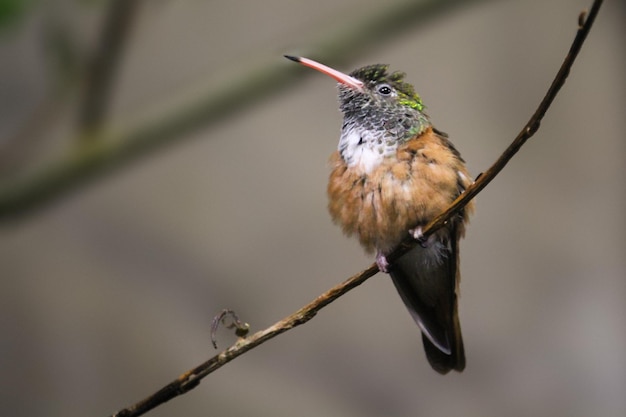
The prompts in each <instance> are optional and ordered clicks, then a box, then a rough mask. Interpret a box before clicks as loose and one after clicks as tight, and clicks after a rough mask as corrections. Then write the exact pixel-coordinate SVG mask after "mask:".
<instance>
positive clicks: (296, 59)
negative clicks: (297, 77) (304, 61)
mask: <svg viewBox="0 0 626 417" xmlns="http://www.w3.org/2000/svg"><path fill="white" fill-rule="evenodd" d="M283 56H284V57H285V58H287V59H290V60H292V61H293V62H300V58H299V57H297V56H293V55H283Z"/></svg>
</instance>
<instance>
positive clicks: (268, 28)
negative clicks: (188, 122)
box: [0, 0, 626, 417]
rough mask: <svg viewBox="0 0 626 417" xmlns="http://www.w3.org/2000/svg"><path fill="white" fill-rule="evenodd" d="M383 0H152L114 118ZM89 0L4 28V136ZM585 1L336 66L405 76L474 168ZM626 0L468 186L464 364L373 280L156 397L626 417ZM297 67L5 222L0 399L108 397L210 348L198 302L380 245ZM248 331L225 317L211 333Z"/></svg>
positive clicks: (282, 282) (314, 34)
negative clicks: (452, 369)
mask: <svg viewBox="0 0 626 417" xmlns="http://www.w3.org/2000/svg"><path fill="white" fill-rule="evenodd" d="M42 3H45V2H42ZM383 3H389V2H377V1H357V0H332V1H330V0H318V1H315V2H292V1H285V0H272V1H264V2H261V1H250V0H248V1H230V2H204V1H154V2H145V3H144V5H143V7H142V8H141V10H140V15H139V17H138V21H137V23H136V26H135V28H134V30H133V32H132V37H131V39H130V42H129V45H128V47H127V49H126V53H125V59H124V61H123V63H122V66H121V68H120V73H119V78H118V80H117V83H116V93H115V95H114V101H113V103H112V106H113V107H112V114H111V118H112V120H115V121H116V123H118V124H119V125H124V123H132V122H133V121H134V120H137V119H141V118H142V117H147V116H146V115H149V114H151V112H154V111H155V108H158V104H159V103H162V102H167V103H171V102H172V101H175V100H178V99H180V100H184V99H185V97H189V96H190V95H193V93H194V91H196V90H197V88H198V86H203V87H204V86H211V85H215V86H216V88H217V87H223V85H222V83H223V82H224V80H226V79H228V77H229V76H230V75H232V74H234V73H238V72H245V70H246V68H247V66H249V65H257V64H263V63H272V62H274V61H280V63H283V64H284V65H286V66H288V65H296V64H294V63H291V62H288V61H286V60H284V59H283V58H282V54H284V53H292V54H299V53H302V51H306V50H307V48H308V47H309V45H311V44H313V43H314V42H315V41H316V40H317V39H319V38H320V37H323V35H324V34H325V33H327V32H328V31H331V30H336V29H337V28H339V27H341V26H342V25H343V24H344V23H345V24H347V22H354V21H358V20H359V19H361V18H363V17H364V16H372V15H375V14H376V13H377V10H379V9H380V10H382V8H383V7H385V6H384V4H383ZM76 4H77V2H73V1H55V2H49V3H46V4H45V5H43V6H41V5H40V6H38V7H37V8H36V10H35V11H34V12H33V13H31V14H30V15H29V16H28V17H27V18H26V20H25V21H23V22H22V24H21V25H20V26H19V27H17V28H15V29H13V30H12V31H10V32H6V33H4V34H2V37H1V38H0V60H1V62H2V65H1V66H0V80H1V81H0V97H2V98H0V101H1V103H2V105H1V107H0V109H1V112H0V125H1V126H2V129H1V130H0V133H1V134H2V137H3V138H5V139H3V140H6V138H8V137H10V136H11V135H12V134H13V133H14V131H16V130H17V129H18V128H19V126H20V123H23V121H24V120H27V116H28V114H30V112H32V109H33V108H35V106H36V103H38V102H39V101H40V100H42V98H43V97H45V95H46V91H47V90H48V84H49V80H48V78H47V76H46V70H45V65H44V58H43V57H42V55H43V54H42V50H41V43H42V39H41V34H42V22H44V21H45V20H46V16H47V15H48V14H51V13H54V14H56V15H57V16H61V17H62V19H64V20H63V21H65V22H66V23H67V24H68V25H70V27H71V28H72V30H73V31H75V32H76V33H77V34H80V42H82V43H84V44H85V46H87V47H89V46H90V45H92V44H93V43H94V40H95V38H96V35H97V33H98V27H99V24H100V19H101V12H102V8H101V7H97V4H96V5H94V6H93V7H84V6H83V7H77V5H76ZM588 6H590V1H581V0H576V1H572V0H552V1H530V0H529V1H500V2H495V1H490V2H479V3H472V4H471V5H467V6H466V7H461V8H454V9H452V10H450V11H449V12H447V13H444V14H442V15H440V16H438V17H436V18H433V19H432V20H430V21H428V22H426V23H422V24H420V25H419V26H416V27H414V28H412V29H410V30H407V31H404V32H402V33H400V34H398V35H397V36H396V37H394V38H393V39H391V40H389V41H387V42H385V43H382V44H378V45H375V46H374V47H372V48H365V49H366V50H367V53H365V54H360V55H359V56H358V57H357V59H355V60H354V61H353V62H350V63H349V64H348V65H345V66H344V65H343V64H342V65H341V67H340V68H339V69H341V70H346V71H349V70H352V69H354V68H356V67H358V66H361V65H364V64H371V63H378V62H380V63H389V64H391V65H392V68H393V69H400V70H403V71H405V72H407V73H408V80H409V81H410V82H412V83H413V84H414V85H415V87H416V89H417V91H418V92H420V94H421V95H422V97H423V99H424V101H425V103H426V105H427V106H428V111H429V113H430V115H431V117H432V119H433V121H434V123H435V124H436V126H438V127H439V128H441V129H442V130H444V131H446V132H448V133H449V134H450V137H451V138H452V140H453V141H454V143H455V144H456V146H457V147H458V149H459V150H460V151H461V153H462V154H463V156H464V157H465V159H466V160H467V163H468V166H469V169H470V171H471V172H472V173H473V174H474V175H476V174H477V173H478V172H480V171H481V170H484V169H486V168H487V167H488V166H489V165H490V164H491V163H492V162H493V161H494V160H495V159H496V158H497V157H498V156H499V155H500V153H501V152H502V150H503V149H504V148H505V147H506V146H507V145H508V143H509V142H510V141H511V140H512V138H513V137H514V136H515V135H516V134H517V132H518V131H519V129H520V128H521V127H522V126H523V124H524V123H525V122H526V120H527V119H528V117H529V116H530V114H531V113H532V111H534V109H535V107H536V105H537V104H538V102H539V100H540V99H541V98H542V97H543V94H544V93H545V90H546V89H547V86H548V85H549V82H550V81H551V80H552V77H553V76H554V74H555V73H556V70H557V68H558V66H559V65H560V63H561V61H562V58H563V56H564V54H565V52H566V51H567V49H568V48H569V45H570V42H571V40H572V39H573V36H574V32H575V29H576V19H577V15H578V13H579V11H580V10H581V9H583V8H585V7H588ZM625 17H626V14H625V13H624V3H623V2H620V1H606V4H605V5H604V7H603V9H602V10H601V11H600V15H599V17H598V20H597V22H596V26H595V27H594V28H593V30H592V32H591V34H590V37H589V39H588V42H587V44H586V45H585V47H584V48H583V51H582V53H581V55H580V57H579V60H578V62H577V63H576V64H575V65H574V68H573V71H572V74H571V76H570V78H569V80H568V83H567V84H566V86H565V88H564V90H563V91H562V92H561V94H560V95H559V96H558V98H557V99H556V102H555V103H554V105H553V108H552V109H551V110H550V112H549V113H548V115H547V117H546V119H545V120H544V123H543V125H542V128H541V130H540V131H539V132H538V134H537V135H536V136H535V137H534V138H533V139H532V140H531V141H530V142H529V143H528V144H527V145H526V146H525V147H524V148H522V150H521V151H520V153H519V154H518V156H516V157H515V158H514V159H513V161H512V162H511V163H510V165H509V166H508V167H507V168H506V169H505V170H504V172H502V173H501V175H500V176H499V177H498V178H497V179H496V180H495V181H494V182H493V183H492V184H491V185H490V186H489V187H488V188H487V189H486V190H485V191H484V192H483V193H481V194H480V195H479V197H478V200H477V213H476V215H475V216H474V217H473V218H472V221H471V224H470V226H469V230H468V235H467V238H466V239H465V240H464V241H463V242H462V245H461V257H462V275H463V280H462V285H461V293H462V296H461V300H460V303H461V304H460V312H461V323H462V328H463V333H464V337H465V345H466V354H467V369H466V370H465V372H463V373H462V374H450V375H448V376H445V377H442V376H440V375H438V374H436V373H435V372H434V371H432V370H431V369H430V367H429V366H428V364H427V362H426V359H425V357H424V354H423V351H422V346H421V340H420V335H419V331H418V329H417V328H416V327H415V325H414V324H413V322H412V320H411V318H410V316H409V314H408V313H407V312H406V311H405V309H404V306H403V305H402V302H401V301H400V299H399V297H398V296H397V294H396V293H395V290H394V288H393V286H392V285H391V283H390V281H389V280H388V279H387V277H386V276H382V275H378V276H376V277H374V278H372V279H370V280H369V281H368V282H367V283H365V284H364V285H363V286H361V287H359V288H357V289H356V290H354V291H352V292H351V293H350V294H348V295H347V296H345V297H344V298H342V299H341V300H339V301H337V302H335V303H334V304H332V305H331V306H329V307H327V308H326V309H325V310H323V311H322V312H321V313H320V314H319V315H318V316H317V317H316V318H315V319H314V320H313V321H311V322H310V323H309V324H307V325H305V326H304V327H300V328H298V329H296V330H293V331H291V332H288V333H286V334H284V335H282V336H280V337H279V338H277V339H274V340H273V341H270V342H269V343H267V344H265V345H263V346H262V347H260V348H258V349H255V350H253V351H251V352H249V353H248V354H246V355H244V356H243V357H241V358H239V359H237V360H236V361H234V362H232V363H230V364H228V365H226V366H225V367H224V368H222V369H220V370H219V371H217V372H216V373H215V374H213V375H211V376H210V377H209V378H208V379H206V380H205V381H204V382H202V384H201V385H200V386H199V387H198V388H196V389H195V390H194V391H192V392H191V393H189V394H187V395H185V396H184V397H180V398H177V399H175V400H174V401H172V402H170V403H168V404H166V405H164V406H161V407H160V408H159V409H157V410H155V411H153V412H151V414H150V415H152V416H166V415H181V416H182V415H185V416H205V415H213V416H244V415H245V416H249V415H268V416H270V415H271V416H302V417H304V416H315V417H318V416H346V417H347V416H360V417H364V416H421V415H423V416H461V415H462V416H497V415H506V416H590V415H593V416H607V417H612V416H614V417H618V416H623V415H624V414H625V413H626V396H625V395H624V394H625V393H626V360H625V359H624V352H625V345H626V323H625V317H626V308H625V306H626V303H625V301H624V296H625V295H626V291H625V290H626V288H625V287H626V283H625V279H624V278H625V277H626V262H625V260H624V249H625V246H626V245H625V243H626V242H625V239H624V232H625V231H626V230H625V227H624V226H625V221H624V218H625V213H626V186H625V185H624V180H625V175H624V174H625V169H624V163H623V160H624V157H625V156H626V152H625V150H626V145H625V141H624V131H626V122H625V117H624V110H625V109H624V100H625V99H626V90H625V85H626V84H625V83H624V74H625V71H626V52H625V51H626V49H624V39H625V37H624V35H625V30H624V21H625V20H624V18H625ZM311 58H316V57H315V56H311ZM283 61H284V62H283ZM301 71H302V72H310V74H308V76H307V77H303V78H302V80H301V82H299V83H296V84H295V85H293V86H292V88H290V89H289V90H286V91H283V92H281V93H280V94H277V95H275V96H273V97H272V99H271V100H268V101H264V102H262V103H260V104H259V105H256V106H254V107H252V108H248V109H246V110H245V111H243V112H240V113H238V114H237V115H236V116H234V117H230V118H227V119H225V120H224V121H222V122H220V123H218V124H217V125H213V126H212V127H211V128H210V129H203V130H200V131H196V132H194V133H193V134H192V136H193V139H194V140H187V141H184V142H181V144H180V145H176V146H170V147H168V148H166V149H164V150H162V151H160V152H157V153H154V154H152V155H150V156H149V157H147V158H144V159H142V160H140V161H139V162H138V163H135V164H133V165H131V166H129V167H126V168H124V169H122V170H119V171H118V172H116V173H115V175H111V176H107V177H106V178H103V179H102V180H99V181H97V182H95V183H93V184H90V186H89V187H85V188H83V189H81V191H80V192H77V193H73V194H71V195H69V196H68V197H66V198H64V199H62V200H60V201H58V202H57V203H56V204H54V205H52V206H51V207H48V208H46V209H45V210H42V211H40V212H38V213H36V215H33V216H30V217H28V218H25V219H23V220H22V221H19V222H13V223H10V224H6V223H5V224H4V225H3V226H2V228H1V229H0V231H1V235H0V273H1V275H2V281H1V283H0V333H1V337H0V366H1V369H2V372H0V414H2V415H7V416H8V415H12V416H35V415H50V416H52V415H66V416H74V415H76V416H78V415H106V414H108V413H112V412H114V411H115V410H117V409H119V408H121V407H123V406H126V405H129V404H131V403H133V402H135V401H138V400H139V399H141V398H143V397H145V396H146V395H148V394H149V393H151V392H153V391H155V390H156V389H158V388H160V387H161V386H162V385H164V384H165V383H167V382H169V381H170V380H172V379H174V378H175V377H176V376H178V375H179V374H180V373H182V372H183V371H185V370H186V369H188V368H191V367H193V366H195V365H197V364H199V363H200V362H202V361H204V360H206V359H207V358H208V357H210V356H212V355H213V354H214V351H213V349H212V348H211V346H210V342H209V335H208V331H209V323H210V320H211V317H212V316H213V315H214V314H215V313H217V312H218V311H220V310H221V309H222V308H225V307H229V308H233V309H235V310H236V311H237V312H238V313H239V314H240V315H241V317H242V318H243V319H244V320H246V321H248V322H250V323H251V325H252V328H253V330H259V329H262V328H264V327H267V326H268V325H271V324H272V323H274V322H275V321H277V320H279V319H280V318H282V317H284V316H285V315H287V314H289V313H291V312H293V311H294V310H296V309H298V308H299V307H300V306H302V305H304V304H305V303H307V302H309V301H310V300H312V299H313V298H315V297H316V296H317V295H319V294H320V293H321V292H323V291H325V290H326V289H328V288H329V287H331V286H333V285H335V284H336V283H338V282H340V281H342V280H343V279H345V278H346V277H347V276H349V275H351V274H353V273H354V272H356V271H359V270H360V269H362V268H364V267H365V266H367V265H369V263H370V262H371V261H372V259H370V258H368V257H366V256H365V255H364V254H363V253H362V252H361V249H360V248H359V246H358V244H357V242H356V241H354V240H350V239H347V238H345V237H343V236H342V235H341V232H340V230H339V229H338V228H337V227H335V226H333V225H332V224H331V221H330V219H329V216H328V214H327V213H326V195H325V187H326V180H327V175H328V167H327V165H326V161H327V158H328V155H330V153H331V152H332V151H333V149H334V148H335V146H336V142H337V139H338V134H339V128H340V123H341V116H340V114H339V113H338V111H337V109H336V107H337V106H336V96H335V94H336V91H335V88H334V83H333V81H332V80H330V79H329V78H327V77H324V76H322V75H319V74H314V73H313V72H312V71H311V70H309V69H306V68H302V69H301ZM71 121H72V112H71V111H70V110H62V111H61V117H60V121H59V122H58V123H56V124H55V125H54V130H51V131H50V132H49V134H47V135H44V136H45V138H44V139H43V141H42V143H41V144H40V145H39V146H40V147H41V148H40V151H38V152H35V153H34V155H33V156H32V158H34V159H33V161H37V160H38V159H46V158H48V157H50V158H51V156H50V155H53V154H55V152H58V150H59V149H62V148H63V146H65V145H67V144H65V143H64V138H67V137H69V136H71V135H68V132H69V131H71ZM32 163H34V162H32ZM234 340H235V339H234V335H232V334H231V333H230V332H228V331H226V330H221V331H220V332H219V341H220V344H221V347H225V346H227V345H228V344H230V343H232V342H233V341H234Z"/></svg>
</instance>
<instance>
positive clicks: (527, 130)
mask: <svg viewBox="0 0 626 417" xmlns="http://www.w3.org/2000/svg"><path fill="white" fill-rule="evenodd" d="M601 5H602V0H595V1H594V3H593V5H592V7H591V10H590V11H589V14H588V15H587V14H586V13H585V12H583V13H581V15H580V17H579V28H578V32H577V34H576V37H575V38H574V41H573V42H572V46H571V48H570V50H569V52H568V54H567V56H566V57H565V60H564V61H563V64H562V65H561V68H560V69H559V72H558V73H557V75H556V76H555V78H554V81H553V82H552V84H551V86H550V88H549V89H548V92H547V93H546V95H545V96H544V98H543V100H542V101H541V103H540V104H539V107H537V110H536V111H535V113H534V114H533V115H532V117H531V118H530V120H529V121H528V123H526V125H525V126H524V128H523V129H522V130H521V132H520V133H519V134H518V135H517V137H516V138H515V139H514V140H513V142H512V143H511V145H509V147H508V148H507V149H506V150H505V151H504V153H503V154H502V155H501V156H500V158H498V160H497V161H496V162H495V163H494V164H493V165H492V166H491V167H490V168H489V169H488V170H487V171H485V172H484V173H483V174H482V175H481V176H480V177H479V178H478V179H477V180H476V181H475V182H474V184H472V185H471V186H470V187H468V188H467V190H466V191H465V192H464V193H463V194H462V195H461V196H460V197H459V198H457V199H456V200H455V201H454V202H453V203H452V205H450V207H449V208H448V209H447V210H446V211H444V212H443V213H442V214H441V215H439V216H437V217H436V218H435V219H434V220H433V221H431V222H430V223H428V224H427V225H426V226H425V227H424V228H423V229H422V231H423V233H424V235H425V236H428V235H430V234H432V233H433V232H434V231H435V230H437V229H438V228H440V227H442V226H443V225H444V224H445V222H446V221H447V220H448V219H450V218H451V217H452V216H453V215H454V214H455V213H457V212H458V211H459V210H461V209H462V208H463V207H464V206H465V205H466V204H467V203H468V202H469V201H470V200H471V199H472V198H473V197H474V196H476V194H478V193H479V192H480V191H481V190H482V189H483V188H485V187H486V186H487V184H489V182H491V180H493V178H495V176H496V175H497V174H498V173H499V172H500V171H501V170H502V169H503V168H504V166H505V165H506V164H507V162H508V161H509V160H510V159H511V158H512V157H513V156H514V155H515V154H516V153H517V151H519V149H520V148H521V147H522V145H524V143H525V142H526V141H527V140H528V139H529V138H530V137H532V136H533V135H534V134H535V132H537V130H538V129H539V126H540V123H541V120H542V119H543V117H544V115H545V113H546V111H547V110H548V108H549V107H550V105H551V104H552V102H553V101H554V98H555V97H556V95H557V93H558V92H559V90H560V88H561V87H562V86H563V84H564V83H565V80H566V79H567V76H568V74H569V71H570V69H571V67H572V64H573V63H574V60H575V59H576V56H577V55H578V53H579V52H580V49H581V48H582V45H583V43H584V41H585V39H586V37H587V35H588V34H589V31H590V30H591V27H592V25H593V22H594V20H595V18H596V16H597V14H598V10H599V9H600V6H601ZM415 244H416V242H415V241H414V240H413V241H411V240H407V241H406V242H404V243H403V244H402V245H400V247H398V248H397V249H396V250H395V251H394V252H393V253H392V254H391V255H390V256H389V258H390V259H397V258H398V257H399V256H401V255H402V254H404V253H406V252H407V251H408V250H409V249H410V248H411V247H412V246H413V245H415ZM377 272H378V267H377V266H376V264H372V265H370V266H369V268H367V269H365V270H363V271H361V272H359V273H357V274H355V275H353V276H351V277H350V278H348V279H347V280H345V281H344V282H342V283H341V284H339V285H337V286H335V287H333V288H331V289H330V290H328V291H326V292H325V293H324V294H322V295H320V296H319V297H317V298H316V299H315V300H313V301H311V302H310V303H309V304H307V305H306V306H304V307H302V308H301V309H299V310H298V311H296V312H295V313H293V314H291V315H289V316H287V317H285V318H284V319H282V320H280V321H278V322H277V323H275V324H274V325H272V326H270V327H268V328H266V329H264V330H260V331H258V332H256V333H255V334H253V335H251V336H250V337H247V338H245V339H239V340H238V341H237V342H236V343H235V344H234V345H232V346H231V347H229V348H228V349H226V350H225V351H223V352H222V353H220V354H218V355H217V356H214V357H212V358H211V359H209V360H208V361H206V362H204V363H202V364H200V365H198V366H196V367H195V368H193V369H191V370H189V371H187V372H185V373H184V374H182V375H180V376H179V377H178V378H177V379H175V380H174V381H172V382H170V383H169V384H167V385H166V386H165V387H163V388H161V389H160V390H158V391H157V392H156V393H154V394H152V395H150V396H149V397H147V398H145V399H144V400H142V401H139V402H138V403H136V404H134V405H132V406H130V407H127V408H124V409H122V410H120V411H118V412H117V413H115V414H113V415H112V416H113V417H134V416H139V415H142V414H144V413H146V412H147V411H149V410H151V409H153V408H155V407H157V406H159V405H160V404H162V403H164V402H166V401H169V400H171V399H172V398H174V397H177V396H179V395H182V394H184V393H186V392H187V391H190V390H191V389H193V388H195V387H196V386H198V384H199V383H200V381H201V380H202V379H203V378H204V377H206V376H207V375H209V374H210V373H212V372H213V371H215V370H217V369H219V368H221V367H222V366H223V365H225V364H227V363H228V362H230V361H232V360H233V359H235V358H236V357H238V356H240V355H242V354H244V353H246V352H247V351H249V350H251V349H253V348H255V347H257V346H259V345H260V344H262V343H264V342H266V341H268V340H269V339H272V338H274V337H276V336H278V335H279V334H281V333H284V332H286V331H288V330H290V329H292V328H294V327H296V326H299V325H301V324H304V323H306V322H307V321H309V320H311V319H312V318H313V317H315V315H316V314H317V312H318V311H320V310H321V309H322V308H324V307H325V306H327V305H328V304H330V303H331V302H333V301H334V300H336V299H337V298H339V297H341V296H342V295H344V294H345V293H347V292H348V291H350V290H351V289H353V288H355V287H357V286H358V285H360V284H362V283H363V282H365V281H366V280H367V279H368V278H370V277H372V276H374V275H375V274H376V273H377Z"/></svg>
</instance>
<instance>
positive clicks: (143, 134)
mask: <svg viewBox="0 0 626 417" xmlns="http://www.w3.org/2000/svg"><path fill="white" fill-rule="evenodd" d="M467 4H469V2H467V1H461V0H423V1H407V2H404V3H402V4H399V5H393V6H391V7H389V8H388V9H387V10H384V11H380V10H376V13H375V14H374V15H372V16H369V17H367V18H365V19H363V20H361V21H357V22H352V23H351V22H345V21H344V22H341V23H340V25H339V27H337V29H336V30H335V31H330V32H326V36H325V37H324V38H323V39H320V40H319V41H318V42H317V43H316V46H314V47H312V48H310V51H307V55H309V56H313V57H315V58H316V59H320V60H323V61H324V62H327V63H329V64H331V65H337V64H340V63H342V62H347V61H349V60H351V59H353V58H354V57H355V56H356V55H358V54H359V53H361V52H362V51H364V50H369V49H371V48H372V47H373V46H374V45H376V44H380V43H382V42H385V41H386V40H388V39H390V38H391V37H393V36H396V35H397V34H399V33H401V32H402V31H403V30H406V29H408V28H410V27H414V26H416V25H418V24H419V22H424V21H429V20H431V19H433V18H435V17H436V16H438V15H441V14H443V13H445V12H447V11H449V10H451V9H453V8H455V7H458V6H460V5H467ZM284 52H289V51H284ZM301 76H305V75H304V74H303V72H302V71H298V70H297V68H294V67H293V66H291V65H286V64H285V63H284V62H283V60H282V54H277V56H276V60H275V63H273V64H271V65H268V66H264V67H259V68H255V67H252V68H250V70H249V72H248V73H247V74H246V75H243V76H241V77H238V78H235V79H233V80H231V81H230V82H226V83H224V85H225V86H226V87H225V88H223V89H221V90H218V91H214V90H212V91H206V92H204V93H203V94H202V95H201V97H202V98H200V99H197V100H195V101H193V102H188V103H187V104H184V105H182V106H178V107H177V108H174V109H170V110H169V112H168V113H167V114H162V115H160V116H159V117H157V118H155V119H154V120H153V121H151V122H147V123H146V124H145V125H143V126H140V127H138V128H134V129H130V130H128V131H123V132H120V133H111V132H113V131H114V130H113V129H111V128H110V127H101V128H99V129H97V130H92V131H91V135H92V138H91V139H93V140H85V141H81V140H78V139H77V140H74V141H72V143H76V144H77V145H76V147H75V148H74V149H72V150H70V151H69V152H68V153H67V154H66V155H65V156H64V157H62V158H60V159H59V160H57V161H54V162H52V163H50V164H49V165H47V166H44V167H42V168H40V169H39V170H37V171H35V172H32V173H30V174H29V175H26V176H23V177H21V178H18V179H15V180H12V181H10V182H7V181H5V182H4V183H0V221H2V220H4V221H6V220H7V219H11V218H15V217H20V216H23V215H25V214H27V213H31V212H32V211H34V210H35V209H39V208H42V207H44V206H45V205H46V204H47V203H50V202H53V201H55V200H56V199H58V198H60V197H61V196H63V195H65V194H66V193H68V192H70V191H73V190H75V189H76V188H77V187H79V186H81V185H83V184H86V183H88V182H89V181H91V180H93V179H95V178H97V177H100V176H102V175H104V174H106V173H108V172H111V171H113V170H114V169H117V168H119V167H121V166H123V165H124V164H126V163H128V162H130V161H132V160H134V159H135V158H136V157H139V156H144V155H147V154H148V153H149V152H151V151H153V150H155V149H158V148H160V147H162V146H163V145H165V144H170V143H174V142H178V141H179V140H180V139H182V138H183V137H184V136H185V135H186V134H187V133H189V132H191V131H192V130H194V129H197V128H199V127H207V126H209V125H211V124H212V123H216V122H218V121H222V120H224V119H225V118H226V117H228V116H232V115H233V114H234V113H236V112H238V111H241V110H242V109H245V108H248V107H250V106H252V105H253V104H256V103H258V102H259V101H261V100H262V99H266V98H267V97H269V96H270V95H271V94H275V93H276V92H278V91H280V90H282V89H285V88H286V87H287V86H289V85H290V84H291V83H292V82H294V81H295V80H296V79H297V78H299V77H301ZM109 93H110V92H109ZM78 136H79V137H82V135H81V134H80V132H79V135H78ZM87 139H89V138H87Z"/></svg>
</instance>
